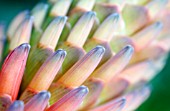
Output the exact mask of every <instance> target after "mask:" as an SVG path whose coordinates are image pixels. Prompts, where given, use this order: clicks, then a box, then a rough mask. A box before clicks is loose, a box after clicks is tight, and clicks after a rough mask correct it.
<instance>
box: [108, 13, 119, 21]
mask: <svg viewBox="0 0 170 111" xmlns="http://www.w3.org/2000/svg"><path fill="white" fill-rule="evenodd" d="M110 18H113V19H114V20H115V21H118V20H119V19H120V15H119V13H113V14H111V15H110Z"/></svg>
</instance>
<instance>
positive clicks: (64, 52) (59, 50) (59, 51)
mask: <svg viewBox="0 0 170 111" xmlns="http://www.w3.org/2000/svg"><path fill="white" fill-rule="evenodd" d="M56 53H59V54H60V55H63V56H66V55H67V52H66V51H65V50H63V49H58V50H57V51H56Z"/></svg>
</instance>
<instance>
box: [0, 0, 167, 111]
mask: <svg viewBox="0 0 170 111" xmlns="http://www.w3.org/2000/svg"><path fill="white" fill-rule="evenodd" d="M38 1H39V0H0V22H3V23H5V24H9V21H11V19H12V18H13V17H14V16H15V15H16V14H17V13H18V12H20V11H21V10H26V9H31V8H32V7H33V6H34V5H35V4H36V3H37V2H38ZM41 1H42V0H41ZM141 70H142V69H141ZM169 72H170V57H168V60H167V64H166V66H165V67H164V69H163V70H162V71H161V72H160V73H159V74H158V75H157V76H156V77H155V78H154V79H153V80H152V81H151V85H152V86H153V91H152V94H151V96H150V97H149V99H148V100H147V101H146V102H145V103H143V105H142V106H140V107H139V109H137V111H170V87H169V86H170V73H169Z"/></svg>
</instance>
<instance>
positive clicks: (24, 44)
mask: <svg viewBox="0 0 170 111" xmlns="http://www.w3.org/2000/svg"><path fill="white" fill-rule="evenodd" d="M19 47H22V48H25V49H28V50H29V49H30V48H31V46H30V45H29V44H28V43H23V44H21V45H20V46H19Z"/></svg>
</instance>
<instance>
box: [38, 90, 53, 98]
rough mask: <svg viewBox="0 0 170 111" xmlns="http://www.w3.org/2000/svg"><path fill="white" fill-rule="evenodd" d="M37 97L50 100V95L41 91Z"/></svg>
mask: <svg viewBox="0 0 170 111" xmlns="http://www.w3.org/2000/svg"><path fill="white" fill-rule="evenodd" d="M38 95H40V96H41V97H42V98H50V97H51V94H50V92H48V91H41V92H40V93H39V94H38Z"/></svg>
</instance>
